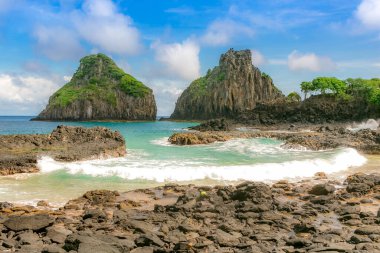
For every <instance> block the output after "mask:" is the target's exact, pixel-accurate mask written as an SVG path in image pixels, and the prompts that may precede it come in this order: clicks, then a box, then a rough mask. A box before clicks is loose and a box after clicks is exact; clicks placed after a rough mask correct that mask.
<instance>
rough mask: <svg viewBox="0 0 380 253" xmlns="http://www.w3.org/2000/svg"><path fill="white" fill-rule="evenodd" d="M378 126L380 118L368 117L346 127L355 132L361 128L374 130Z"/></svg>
mask: <svg viewBox="0 0 380 253" xmlns="http://www.w3.org/2000/svg"><path fill="white" fill-rule="evenodd" d="M379 126H380V120H374V119H369V120H367V121H365V122H361V123H354V124H352V125H350V126H348V127H347V129H348V130H350V131H353V132H357V131H359V130H363V129H370V130H376V129H377V128H378V127H379Z"/></svg>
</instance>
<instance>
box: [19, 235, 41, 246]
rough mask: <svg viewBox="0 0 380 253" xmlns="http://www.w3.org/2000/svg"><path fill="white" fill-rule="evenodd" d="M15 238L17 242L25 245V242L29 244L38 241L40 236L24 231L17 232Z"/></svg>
mask: <svg viewBox="0 0 380 253" xmlns="http://www.w3.org/2000/svg"><path fill="white" fill-rule="evenodd" d="M17 240H18V241H19V243H20V244H21V245H25V244H27V245H31V244H35V243H36V242H37V241H39V240H40V237H39V236H38V235H37V234H36V233H33V232H25V233H21V234H19V235H18V236H17ZM41 243H42V242H41Z"/></svg>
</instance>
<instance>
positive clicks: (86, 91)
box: [50, 54, 151, 106]
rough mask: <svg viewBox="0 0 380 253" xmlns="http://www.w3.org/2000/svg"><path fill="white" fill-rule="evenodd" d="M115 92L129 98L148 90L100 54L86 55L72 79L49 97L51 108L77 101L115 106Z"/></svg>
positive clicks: (142, 94) (139, 95)
mask: <svg viewBox="0 0 380 253" xmlns="http://www.w3.org/2000/svg"><path fill="white" fill-rule="evenodd" d="M117 91H122V92H124V93H126V94H127V95H130V96H133V97H144V96H145V95H146V94H148V93H150V92H151V90H150V89H149V88H148V87H147V86H145V85H144V84H143V83H142V82H140V81H138V80H136V79H135V78H134V77H133V76H131V75H129V74H127V73H125V72H124V71H123V70H122V69H120V68H119V67H118V66H117V65H116V64H115V62H114V61H113V60H112V59H111V58H109V57H108V56H106V55H104V54H96V55H89V56H86V57H84V58H82V59H81V60H80V66H79V68H78V70H77V71H76V73H75V74H74V76H73V78H72V80H71V81H70V82H69V83H67V84H66V85H64V86H63V87H62V88H61V89H59V90H58V91H57V92H56V93H54V94H53V96H52V97H51V98H50V104H51V105H52V106H67V105H69V104H71V103H72V102H74V101H76V100H79V99H90V100H91V99H101V100H104V101H107V102H108V103H109V104H111V105H113V106H116V104H117V96H116V94H117Z"/></svg>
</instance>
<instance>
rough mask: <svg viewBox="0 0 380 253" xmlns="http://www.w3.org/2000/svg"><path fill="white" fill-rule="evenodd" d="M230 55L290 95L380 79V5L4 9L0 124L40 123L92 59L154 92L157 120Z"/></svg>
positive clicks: (277, 0) (15, 5)
mask: <svg viewBox="0 0 380 253" xmlns="http://www.w3.org/2000/svg"><path fill="white" fill-rule="evenodd" d="M229 48H234V49H251V50H252V52H253V58H254V59H253V63H254V64H255V65H256V66H258V67H259V68H260V69H261V70H262V71H264V72H266V73H268V74H269V75H271V76H272V78H273V80H274V82H275V84H276V85H277V86H278V87H279V88H280V89H281V90H282V91H283V92H284V93H285V94H287V93H289V92H291V91H293V90H296V91H298V90H299V83H300V82H302V81H304V80H311V79H313V78H315V77H317V76H336V77H338V78H348V77H363V78H372V77H380V0H351V1H344V0H319V1H304V0H302V1H301V0H272V1H267V0H250V1H248V0H242V1H230V0H222V1H204V0H195V1H186V0H165V1H156V0H139V1H132V0H125V1H121V0H113V1H112V0H84V1H77V0H50V1H49V0H39V1H33V0H0V115H36V114H38V113H39V111H41V110H42V109H43V108H44V106H45V105H46V103H47V101H48V98H49V96H50V95H51V94H52V93H53V92H54V91H55V90H57V89H59V87H61V86H62V85H64V84H65V83H66V82H67V81H68V80H70V77H71V76H72V74H73V72H74V71H75V70H76V68H77V67H78V62H79V59H80V58H81V57H83V56H85V55H88V54H91V53H97V52H103V53H105V54H107V55H109V56H111V57H112V58H113V59H114V60H115V61H116V63H117V64H118V65H119V66H120V67H122V68H123V69H124V70H125V71H127V72H128V73H131V74H132V75H134V76H135V77H137V78H138V79H140V80H141V81H143V82H144V83H146V84H147V85H148V86H150V87H151V88H153V90H154V92H155V96H156V100H157V104H158V114H159V115H170V113H171V112H172V111H173V108H174V105H175V101H176V99H177V97H178V96H179V95H180V94H181V92H182V91H183V90H184V89H185V88H186V87H187V86H188V85H189V83H190V82H191V81H192V80H194V79H195V78H197V77H199V76H201V75H203V74H205V73H206V71H207V69H209V68H212V67H214V66H215V65H217V64H218V61H219V56H220V54H222V53H223V52H225V51H226V50H228V49H229Z"/></svg>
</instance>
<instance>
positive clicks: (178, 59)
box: [151, 39, 200, 80]
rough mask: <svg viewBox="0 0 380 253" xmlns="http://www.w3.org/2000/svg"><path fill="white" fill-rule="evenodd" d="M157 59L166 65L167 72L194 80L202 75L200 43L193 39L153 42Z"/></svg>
mask: <svg viewBox="0 0 380 253" xmlns="http://www.w3.org/2000/svg"><path fill="white" fill-rule="evenodd" d="M151 47H152V49H153V50H154V51H155V58H156V60H157V61H159V62H161V63H163V64H164V65H165V69H164V71H166V72H167V74H171V75H173V76H177V77H180V78H183V79H185V80H194V79H195V78H197V77H199V76H200V62H199V51H200V48H199V45H198V44H197V43H196V42H194V41H193V40H191V39H187V40H185V41H183V42H182V43H172V44H163V43H161V42H159V41H158V42H155V43H153V44H152V46H151Z"/></svg>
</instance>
